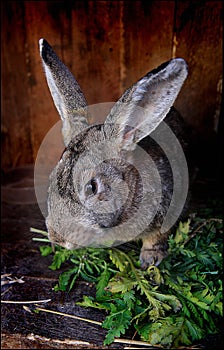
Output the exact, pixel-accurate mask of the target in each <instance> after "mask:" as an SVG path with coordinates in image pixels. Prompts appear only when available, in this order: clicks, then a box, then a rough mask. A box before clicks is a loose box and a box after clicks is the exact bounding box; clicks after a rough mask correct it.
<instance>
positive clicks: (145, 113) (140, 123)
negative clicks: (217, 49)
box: [105, 58, 187, 150]
mask: <svg viewBox="0 0 224 350" xmlns="http://www.w3.org/2000/svg"><path fill="white" fill-rule="evenodd" d="M186 77H187V64H186V62H185V61H184V59H181V58H176V59H172V60H170V61H169V62H165V63H163V64H162V65H161V66H159V67H158V68H157V69H154V70H153V71H151V72H149V73H148V74H147V75H145V76H144V77H143V78H141V79H140V80H139V81H138V82H137V83H136V84H134V85H133V86H132V87H131V88H129V89H128V90H127V91H126V92H125V93H124V94H123V95H122V96H121V98H120V99H119V100H118V101H117V103H115V105H114V106H113V108H112V109H111V112H110V114H109V115H108V116H107V118H106V122H105V123H109V124H116V125H117V126H118V134H117V140H118V143H119V144H120V147H121V148H123V149H126V150H133V149H134V148H135V145H136V144H137V143H138V142H139V141H140V140H141V139H143V138H144V137H146V136H148V135H149V134H150V133H151V132H153V131H154V130H155V129H156V128H157V126H159V124H160V123H161V122H162V121H163V119H164V118H165V117H166V115H167V113H168V112H169V110H170V108H171V107H172V105H173V103H174V101H175V99H176V97H177V95H178V93H179V91H180V89H181V87H182V85H183V83H184V81H185V79H186Z"/></svg>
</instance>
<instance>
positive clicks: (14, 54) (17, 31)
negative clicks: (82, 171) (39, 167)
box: [1, 1, 33, 167]
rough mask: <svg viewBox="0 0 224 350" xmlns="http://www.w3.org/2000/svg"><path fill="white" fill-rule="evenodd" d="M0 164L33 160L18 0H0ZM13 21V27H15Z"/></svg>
mask: <svg viewBox="0 0 224 350" xmlns="http://www.w3.org/2000/svg"><path fill="white" fill-rule="evenodd" d="M1 7H2V15H1V26H2V33H1V67H2V150H3V152H2V165H3V167H12V166H17V165H18V164H26V163H29V162H32V161H33V157H32V145H31V138H30V118H29V116H30V110H29V102H28V100H29V94H28V88H29V80H28V72H27V69H26V59H27V58H26V55H25V45H26V30H25V21H24V16H25V13H24V6H23V3H22V2H17V1H14V2H10V1H4V2H1ZM15 23H16V27H15Z"/></svg>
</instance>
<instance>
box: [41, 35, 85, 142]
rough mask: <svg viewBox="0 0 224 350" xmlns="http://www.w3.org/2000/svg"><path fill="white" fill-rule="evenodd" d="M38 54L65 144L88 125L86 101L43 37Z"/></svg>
mask: <svg viewBox="0 0 224 350" xmlns="http://www.w3.org/2000/svg"><path fill="white" fill-rule="evenodd" d="M39 45H40V56H41V58H42V62H43V66H44V70H45V75H46V79H47V83H48V87H49V89H50V92H51V95H52V98H53V101H54V104H55V106H56V108H57V110H58V113H59V115H60V117H61V120H62V134H63V138H64V143H65V146H67V145H68V144H69V142H70V141H71V139H72V138H73V137H74V136H75V135H77V134H78V133H79V132H80V131H82V130H83V129H85V128H86V127H88V121H87V108H86V107H87V103H86V100H85V97H84V95H83V92H82V91H81V89H80V86H79V85H78V83H77V81H76V80H75V78H74V76H73V75H72V73H71V72H70V71H69V69H68V68H67V67H66V66H65V65H64V63H63V62H62V61H61V60H60V59H59V58H58V56H57V55H56V53H55V52H54V50H53V49H52V47H51V46H50V45H49V44H48V42H47V41H46V40H45V39H40V40H39Z"/></svg>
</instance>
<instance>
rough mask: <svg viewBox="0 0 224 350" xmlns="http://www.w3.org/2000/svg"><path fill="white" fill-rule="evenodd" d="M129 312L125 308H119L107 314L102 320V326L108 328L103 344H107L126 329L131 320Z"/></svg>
mask: <svg viewBox="0 0 224 350" xmlns="http://www.w3.org/2000/svg"><path fill="white" fill-rule="evenodd" d="M131 317H132V315H131V312H130V311H129V310H127V309H125V310H121V311H118V312H115V313H112V314H111V315H109V316H107V317H106V319H105V320H104V322H103V324H102V327H103V328H106V329H109V331H108V333H107V335H106V338H105V340H104V345H109V344H111V343H112V342H113V341H114V338H115V337H118V338H119V337H120V335H121V334H124V333H125V331H126V329H128V327H129V325H130V322H131Z"/></svg>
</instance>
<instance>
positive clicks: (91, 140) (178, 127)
mask: <svg viewBox="0 0 224 350" xmlns="http://www.w3.org/2000/svg"><path fill="white" fill-rule="evenodd" d="M40 53H41V57H42V60H43V65H44V69H45V74H46V78H47V81H48V85H49V88H50V91H51V94H52V97H53V100H54V103H55V105H56V108H57V109H58V112H59V114H60V116H61V119H62V122H63V128H62V133H63V137H64V143H65V150H64V152H63V155H62V157H61V159H60V161H59V162H58V164H57V166H56V167H55V169H54V170H53V171H52V173H51V175H50V185H49V190H48V216H47V219H46V224H47V228H48V234H49V239H50V240H51V241H52V242H54V243H57V244H59V245H62V246H64V247H66V248H68V249H75V248H79V247H83V246H95V247H105V246H111V245H118V244H121V243H124V242H127V241H130V240H134V239H135V240H136V239H142V241H143V245H142V249H141V254H140V261H141V265H142V267H143V268H146V267H147V266H149V265H150V264H153V263H154V264H157V265H158V264H159V263H160V262H161V260H162V259H163V258H164V256H166V248H167V243H166V242H167V235H168V233H169V229H168V230H167V231H165V232H164V230H161V227H162V225H163V222H164V218H165V217H166V215H167V213H168V211H169V208H170V205H171V201H172V196H173V191H174V179H173V169H172V166H171V165H170V159H168V158H169V156H167V154H166V153H167V152H166V150H164V149H163V147H162V145H161V144H158V142H157V140H158V139H159V136H158V135H159V133H158V130H160V129H159V126H160V125H161V123H162V122H163V120H164V121H165V123H166V124H167V125H168V126H169V128H170V129H171V130H172V131H173V133H174V134H175V136H176V137H177V138H178V140H179V141H180V143H181V144H182V146H183V147H184V146H185V143H184V135H183V130H184V127H183V121H182V120H181V117H180V115H179V113H178V112H177V111H176V110H175V109H174V108H173V107H172V105H173V102H174V101H175V99H176V97H177V94H178V93H179V90H180V88H181V86H182V84H183V82H184V80H185V79H186V76H187V66H186V63H185V61H184V60H183V59H175V60H171V61H169V62H166V63H164V64H163V65H161V66H160V67H159V68H158V69H156V70H154V71H152V72H150V73H148V74H147V75H146V76H144V77H143V78H141V79H140V80H139V81H138V82H137V83H136V84H134V85H133V86H132V87H131V88H129V89H128V90H127V91H126V92H125V93H124V94H123V95H122V96H121V98H120V99H119V100H118V101H117V103H115V104H114V106H113V107H112V109H111V111H110V113H109V115H108V116H107V118H106V120H105V122H104V124H100V125H89V124H88V118H87V115H88V108H87V104H86V101H85V98H84V95H83V93H82V92H81V89H80V87H79V85H78V83H77V82H76V80H75V78H74V77H73V76H72V74H71V73H70V72H69V71H68V69H67V68H66V66H65V65H64V64H63V63H62V62H61V61H60V60H59V58H58V57H57V55H56V54H55V52H54V51H53V50H52V48H51V47H50V45H49V44H48V43H47V42H46V40H44V39H41V40H40ZM171 107H172V108H171ZM153 135H154V136H153ZM168 143H169V142H168ZM178 145H179V143H178ZM175 152H176V153H178V152H179V148H178V147H177V150H176V151H175V148H173V149H172V153H175ZM179 190H180V191H181V188H180V189H179Z"/></svg>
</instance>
